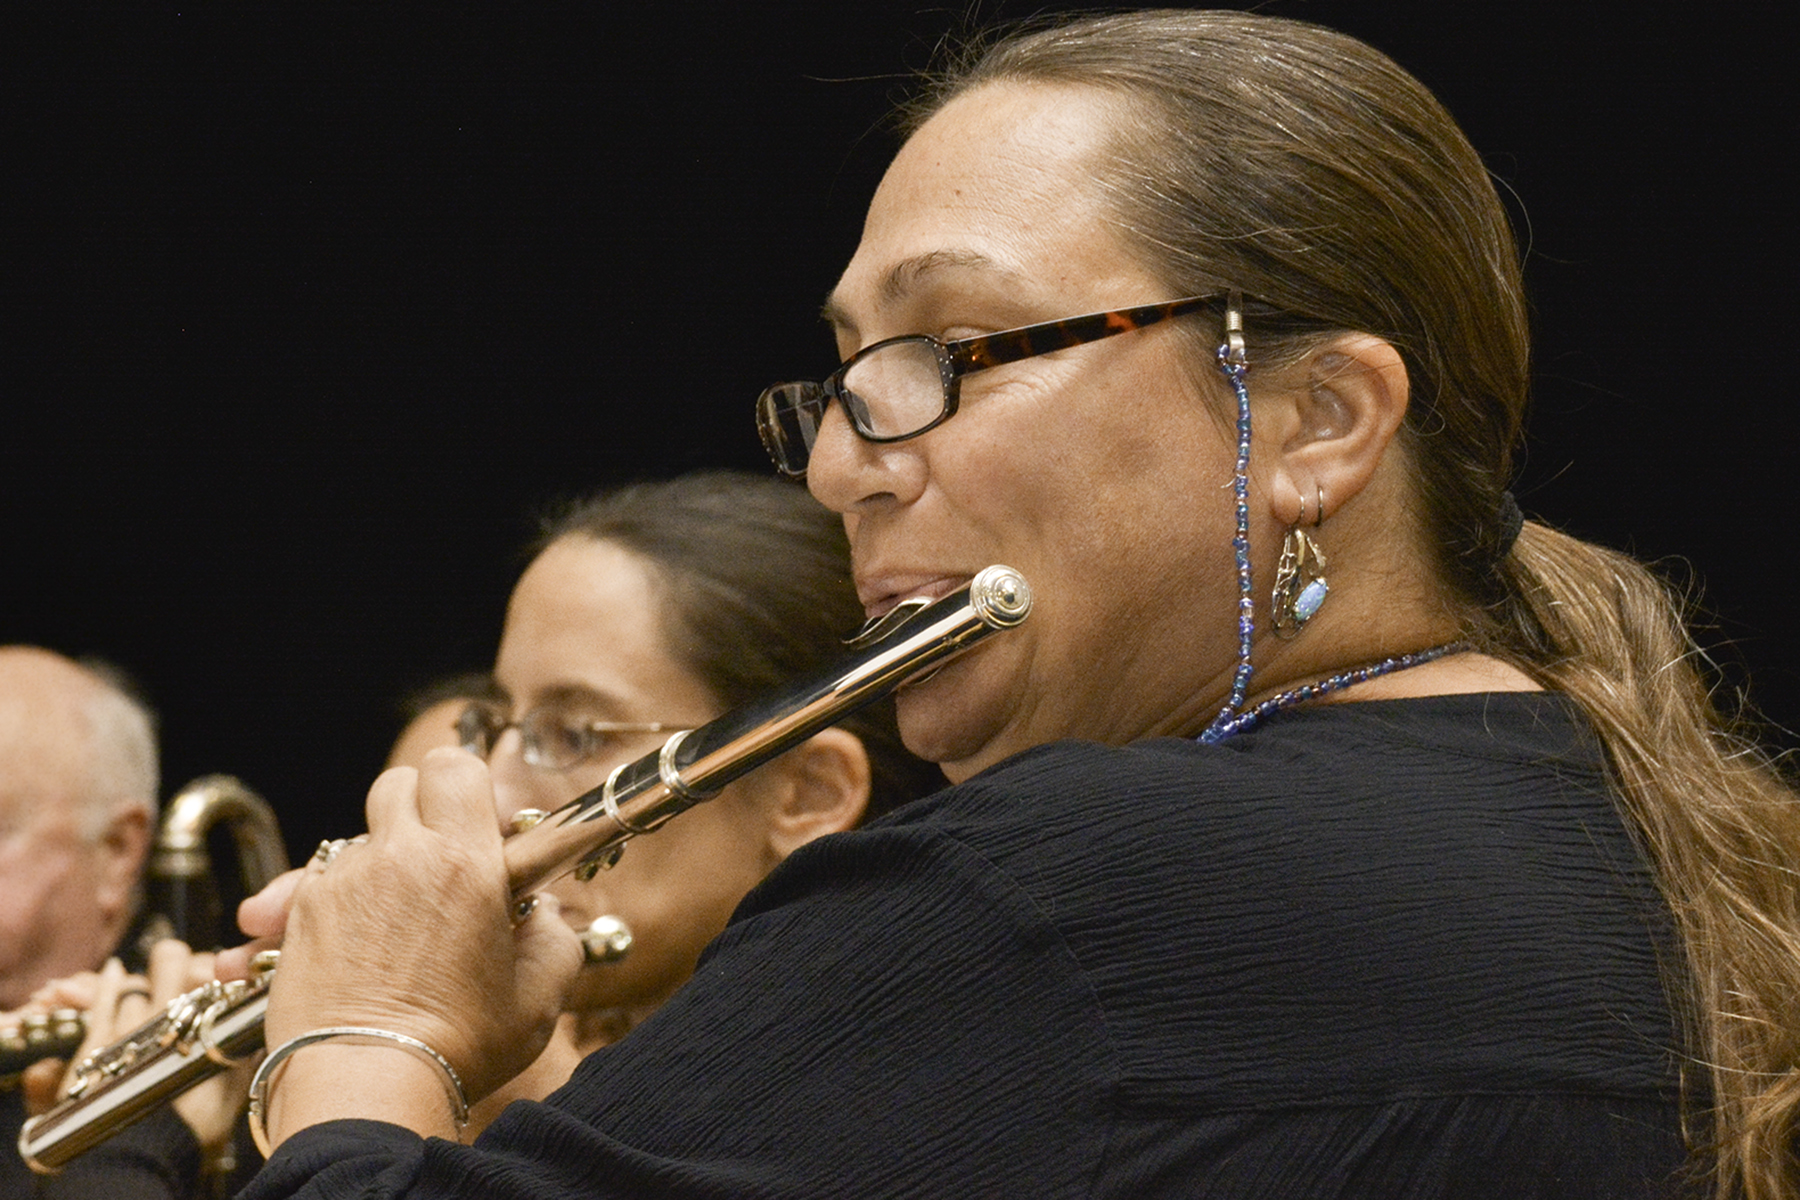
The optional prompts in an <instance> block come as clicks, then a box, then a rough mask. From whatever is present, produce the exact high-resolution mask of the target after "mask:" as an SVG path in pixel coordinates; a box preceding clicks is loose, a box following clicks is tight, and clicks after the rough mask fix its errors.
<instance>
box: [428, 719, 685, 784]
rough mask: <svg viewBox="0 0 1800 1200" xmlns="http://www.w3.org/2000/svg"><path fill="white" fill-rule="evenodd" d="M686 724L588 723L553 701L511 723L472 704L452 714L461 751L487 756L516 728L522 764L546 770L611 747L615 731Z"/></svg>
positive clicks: (617, 741)
mask: <svg viewBox="0 0 1800 1200" xmlns="http://www.w3.org/2000/svg"><path fill="white" fill-rule="evenodd" d="M691 728H693V723H691V722H690V723H686V724H670V723H667V722H663V721H593V720H589V719H587V718H585V717H580V716H576V715H575V714H573V713H570V712H567V711H565V710H563V709H561V708H558V707H557V706H555V705H542V706H540V707H538V708H534V709H532V710H531V711H530V712H528V713H526V714H525V715H524V716H522V717H520V718H519V719H518V720H516V721H509V720H507V717H506V713H505V711H504V710H502V709H500V708H497V707H494V706H491V705H486V704H480V703H475V704H470V705H469V707H467V708H465V709H463V711H462V715H461V716H459V717H457V718H456V736H457V740H458V742H459V743H460V744H461V746H462V748H463V749H464V750H467V751H469V752H470V753H471V754H479V755H480V756H481V757H482V758H486V757H487V756H488V755H490V754H492V753H493V751H494V743H495V742H497V741H499V740H500V735H501V734H503V733H505V732H506V731H507V730H508V729H517V730H518V731H519V743H520V746H519V755H520V757H521V758H523V759H524V760H525V765H526V766H529V767H537V768H539V769H540V770H545V771H566V770H568V769H569V768H570V767H575V766H579V765H580V764H582V763H584V762H586V761H588V760H589V759H592V758H598V757H599V756H600V755H602V754H606V753H608V752H610V751H615V750H617V749H618V747H619V744H620V742H621V741H622V740H623V739H621V738H620V736H619V735H620V734H628V733H669V732H673V731H674V730H677V729H691Z"/></svg>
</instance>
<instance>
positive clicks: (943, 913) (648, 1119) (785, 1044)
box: [245, 828, 1116, 1200]
mask: <svg viewBox="0 0 1800 1200" xmlns="http://www.w3.org/2000/svg"><path fill="white" fill-rule="evenodd" d="M1046 1045H1048V1046H1052V1047H1055V1048H1056V1051H1057V1053H1055V1054H1053V1055H1047V1054H1045V1052H1044V1051H1045V1047H1046ZM1115 1071H1116V1067H1115V1063H1114V1058H1113V1054H1112V1050H1111V1046H1110V1043H1109V1041H1108V1039H1107V1036H1106V1030H1105V1027H1104V1024H1103V1022H1102V1021H1101V1019H1100V1017H1099V1015H1098V1010H1097V1008H1096V1007H1095V1004H1094V1001H1093V996H1092V994H1091V992H1090V991H1089V990H1088V988H1087V985H1086V982H1085V979H1084V978H1083V977H1082V976H1081V975H1080V972H1079V971H1078V970H1077V969H1076V967H1075V964H1074V962H1073V960H1072V959H1071V958H1070V956H1069V953H1068V949H1067V947H1066V946H1065V945H1064V944H1063V942H1062V939H1061V937H1060V935H1059V934H1058V932H1057V929H1056V926H1055V924H1054V923H1053V922H1052V921H1051V920H1049V919H1048V918H1047V916H1046V914H1044V913H1041V912H1039V911H1038V910H1037V908H1036V906H1035V905H1033V904H1032V903H1031V901H1030V900H1029V899H1028V898H1027V897H1026V896H1025V894H1024V893H1023V892H1022V891H1021V890H1020V889H1019V888H1018V887H1016V886H1015V885H1014V884H1013V883H1012V881H1011V880H1009V879H1008V878H1007V877H1006V876H1005V875H1004V874H1003V873H1001V872H999V871H997V870H996V869H994V868H993V867H992V865H991V864H989V863H987V862H986V861H985V860H983V859H982V858H981V856H980V855H978V854H976V853H975V852H974V851H972V850H970V849H969V848H967V847H966V846H964V845H963V844H962V843H960V842H957V841H955V840H953V839H951V838H948V837H945V836H943V835H941V834H936V833H933V832H931V831H928V830H922V829H919V828H899V829H893V828H890V829H881V830H870V831H864V832H863V833H861V834H858V835H855V836H853V837H850V838H827V839H824V840H822V841H821V842H819V843H815V844H814V845H813V846H809V847H807V848H806V849H804V850H802V851H801V852H800V853H799V854H796V855H795V856H794V857H793V858H792V859H790V860H789V862H788V863H787V864H786V865H785V866H784V867H783V868H781V869H780V870H778V871H777V872H776V873H775V875H773V876H771V877H770V879H769V880H768V881H767V882H766V883H765V884H764V885H763V886H762V887H761V888H759V889H758V890H757V891H756V892H753V893H752V895H751V897H750V898H748V899H747V900H746V902H745V905H744V907H743V908H742V909H740V911H739V913H738V916H737V918H736V919H735V920H734V922H733V924H732V926H731V927H730V928H729V929H727V931H726V932H725V934H724V935H723V936H722V937H721V938H720V939H719V940H718V941H717V942H715V943H714V945H713V946H712V947H711V948H710V949H709V950H708V952H707V955H706V956H705V957H704V958H703V960H702V963H701V967H700V970H699V971H698V973H697V974H696V976H695V978H694V980H693V981H692V982H691V983H690V984H688V985H687V986H686V987H684V988H683V989H682V990H681V991H680V992H679V993H677V995H676V996H675V998H674V999H673V1000H671V1001H670V1002H669V1003H668V1004H667V1005H665V1006H664V1008H663V1009H662V1010H661V1011H660V1012H658V1013H657V1014H656V1015H655V1016H653V1017H652V1018H651V1019H650V1020H649V1021H647V1022H645V1023H644V1024H643V1025H642V1026H640V1027H639V1028H638V1029H637V1030H635V1031H634V1032H633V1033H632V1034H631V1036H630V1037H628V1038H626V1039H625V1040H624V1041H623V1042H621V1043H620V1044H618V1045H616V1046H614V1047H611V1048H609V1049H607V1050H604V1051H601V1052H600V1053H599V1054H597V1055H594V1056H592V1057H590V1058H589V1059H588V1060H587V1061H586V1062H585V1063H583V1064H582V1066H581V1068H580V1069H579V1070H578V1071H577V1072H576V1074H575V1077H574V1079H573V1080H571V1082H570V1084H569V1085H568V1086H567V1087H565V1088H563V1089H562V1090H561V1091H559V1092H557V1093H556V1094H555V1095H554V1096H552V1097H551V1098H550V1100H549V1101H548V1102H546V1103H544V1104H525V1103H521V1104H515V1105H513V1106H512V1107H510V1108H509V1109H508V1110H507V1111H506V1112H505V1113H504V1114H502V1116H501V1118H500V1119H499V1120H498V1121H497V1122H495V1124H494V1125H493V1126H492V1127H491V1128H490V1129H489V1130H488V1131H487V1132H486V1133H485V1134H484V1135H483V1137H482V1138H481V1139H480V1140H479V1141H478V1142H477V1144H476V1145H475V1146H474V1147H462V1146H457V1145H454V1144H452V1143H448V1142H443V1141H438V1140H432V1141H421V1140H420V1139H417V1138H413V1137H411V1136H410V1135H407V1134H405V1133H404V1131H400V1130H398V1129H396V1128H394V1127H392V1126H382V1125H377V1124H372V1123H368V1122H334V1123H331V1124H328V1125H323V1126H318V1127H315V1128H313V1129H311V1130H307V1131H305V1132H303V1133H301V1134H300V1135H298V1136H296V1137H294V1138H293V1139H290V1140H289V1141H288V1142H287V1143H286V1144H285V1145H284V1146H283V1147H282V1148H281V1150H280V1151H279V1152H278V1153H277V1154H276V1155H275V1157H274V1159H272V1160H271V1162H270V1164H269V1166H268V1168H267V1169H266V1170H265V1171H264V1173H263V1175H262V1176H260V1177H259V1179H258V1180H257V1182H256V1184H255V1185H253V1186H252V1188H251V1189H250V1190H249V1191H248V1192H246V1193H245V1195H246V1198H247V1200H272V1198H274V1197H278V1196H306V1197H317V1198H324V1197H337V1196H352V1195H355V1196H389V1195H407V1196H421V1197H425V1196H482V1197H519V1198H520V1200H523V1198H524V1197H527V1196H529V1197H533V1198H534V1200H542V1198H545V1197H570V1198H571V1200H572V1198H573V1197H577V1196H580V1197H584V1198H586V1197H605V1196H633V1197H643V1196H669V1197H676V1196H682V1197H719V1198H721V1200H723V1198H725V1197H731V1198H732V1200H739V1198H743V1197H761V1196H767V1197H776V1196H781V1197H790V1196H823V1195H870V1194H881V1195H888V1196H906V1195H912V1196H939V1195H943V1194H944V1188H945V1186H946V1182H947V1181H948V1180H954V1181H955V1187H956V1189H957V1190H959V1191H960V1192H961V1193H962V1194H972V1195H981V1194H996V1193H998V1192H1006V1193H1008V1194H1021V1195H1066V1194H1078V1193H1083V1192H1085V1191H1087V1190H1088V1187H1089V1185H1090V1184H1091V1183H1092V1181H1093V1178H1094V1174H1095V1172H1096V1171H1097V1169H1098V1165H1099V1163H1100V1161H1101V1158H1102V1156H1103V1153H1104V1147H1105V1143H1106V1139H1107V1137H1108V1132H1109V1123H1108V1119H1107V1116H1108V1113H1109V1111H1110V1110H1109V1107H1108V1105H1109V1103H1110V1096H1111V1087H1112V1082H1113V1079H1114V1077H1115Z"/></svg>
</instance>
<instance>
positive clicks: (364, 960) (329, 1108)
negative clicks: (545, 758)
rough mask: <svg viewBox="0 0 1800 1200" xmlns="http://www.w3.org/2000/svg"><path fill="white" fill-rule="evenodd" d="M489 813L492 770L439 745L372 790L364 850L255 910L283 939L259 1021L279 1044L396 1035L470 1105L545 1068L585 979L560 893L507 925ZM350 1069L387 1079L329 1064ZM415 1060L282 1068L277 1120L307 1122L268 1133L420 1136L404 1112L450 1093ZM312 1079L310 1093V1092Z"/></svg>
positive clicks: (323, 1056) (389, 1057)
mask: <svg viewBox="0 0 1800 1200" xmlns="http://www.w3.org/2000/svg"><path fill="white" fill-rule="evenodd" d="M494 811H495V809H494V798H493V787H492V784H491V782H490V780H489V778H488V774H487V767H486V764H484V763H483V762H482V761H481V760H480V759H478V758H476V757H475V756H473V755H471V754H468V753H465V752H463V751H459V750H443V749H440V750H434V751H432V752H431V753H430V754H429V755H427V756H426V758H425V761H424V763H423V765H422V766H421V767H420V769H419V770H417V771H415V770H413V769H411V768H408V767H399V768H395V769H393V770H390V771H387V772H385V773H383V774H382V775H381V777H380V778H379V779H377V780H376V781H375V784H374V786H373V787H372V788H371V789H370V791H369V802H368V818H369V837H368V840H367V841H366V842H362V843H360V844H356V845H350V846H347V847H345V848H344V849H343V850H342V852H341V853H339V854H338V855H337V856H336V858H335V860H334V861H333V862H331V863H330V864H329V866H326V865H323V864H317V863H315V864H311V865H309V866H307V867H306V868H305V869H304V870H303V871H302V872H301V873H300V874H299V877H298V878H297V879H295V880H291V881H290V880H283V881H279V882H278V883H277V884H275V885H271V888H270V889H269V891H268V892H265V893H264V894H263V895H262V896H259V897H257V898H256V901H255V903H254V904H252V903H251V902H249V901H246V903H245V906H244V909H243V910H241V915H242V917H243V918H244V921H245V929H246V931H247V932H250V933H253V934H258V935H261V936H263V937H270V936H275V935H276V934H279V936H281V937H282V939H283V949H282V961H281V964H280V966H279V967H278V969H277V970H276V973H275V979H274V984H273V987H272V989H271V991H270V996H269V1009H268V1015H267V1018H266V1022H265V1033H266V1034H267V1036H268V1040H269V1043H270V1045H271V1046H275V1045H279V1044H281V1043H282V1042H284V1041H286V1040H288V1039H292V1038H294V1037H295V1036H298V1035H300V1034H304V1033H307V1032H309V1031H312V1030H316V1029H320V1028H325V1027H339V1026H362V1027H373V1028H377V1029H384V1030H387V1031H389V1032H392V1033H396V1034H403V1035H406V1036H408V1037H412V1038H417V1039H418V1040H420V1041H422V1042H424V1043H425V1044H426V1045H429V1046H431V1047H432V1048H433V1049H434V1050H436V1051H437V1052H438V1053H440V1054H442V1055H443V1056H444V1057H445V1058H446V1059H448V1060H449V1061H450V1062H451V1063H452V1064H454V1066H455V1068H456V1071H457V1073H458V1074H459V1076H460V1077H461V1079H462V1082H463V1085H464V1087H465V1088H466V1090H467V1095H468V1098H469V1099H470V1100H478V1099H480V1098H481V1097H482V1096H485V1095H486V1094H487V1093H488V1092H490V1091H492V1090H494V1089H495V1088H496V1087H498V1086H499V1085H501V1084H502V1083H504V1082H505V1081H506V1080H508V1079H510V1078H512V1077H513V1076H514V1075H517V1074H518V1073H519V1072H520V1071H521V1070H523V1069H524V1068H525V1067H526V1066H528V1065H529V1064H530V1063H531V1062H532V1060H533V1059H535V1058H536V1057H537V1055H538V1053H539V1052H540V1051H541V1050H542V1049H543V1047H544V1045H545V1043H546V1042H547V1041H548V1039H549V1036H550V1033H551V1030H552V1028H553V1027H554V1025H555V1022H556V1018H557V1016H558V1015H559V1014H560V1013H561V1011H562V1007H563V1000H564V996H565V993H566V991H567V989H568V986H569V984H570V983H571V981H572V980H573V979H574V977H575V974H576V972H577V971H578V970H579V969H580V966H581V961H582V956H581V946H580V943H579V941H578V940H577V939H576V937H575V934H574V931H573V930H571V929H570V928H569V927H568V925H567V924H565V923H564V922H562V921H561V920H560V919H558V917H557V912H558V909H557V906H556V904H555V901H554V899H553V898H550V897H546V898H545V899H544V901H543V903H542V904H540V905H539V907H538V910H537V911H536V912H533V913H532V914H530V915H529V916H527V917H526V919H525V920H523V921H521V922H519V923H517V924H515V923H514V921H513V915H514V914H513V905H512V901H511V888H510V884H509V881H508V877H507V871H506V862H505V857H504V855H503V853H502V849H501V837H500V831H499V828H498V824H497V822H496V821H495V818H494ZM284 886H285V889H286V894H285V895H284V894H280V893H276V889H277V888H279V887H284ZM271 893H275V894H271ZM290 897H291V901H290ZM351 1058H354V1059H356V1060H358V1062H359V1063H361V1062H370V1063H373V1062H377V1061H379V1062H383V1063H391V1064H392V1068H391V1069H379V1070H378V1071H377V1073H376V1074H375V1075H370V1074H368V1073H367V1072H366V1071H365V1072H360V1075H361V1078H360V1082H358V1084H357V1086H356V1087H354V1088H347V1087H346V1085H345V1084H344V1082H343V1079H344V1076H343V1075H342V1074H341V1073H340V1074H338V1075H337V1076H335V1077H334V1076H332V1075H331V1073H330V1072H329V1071H328V1070H322V1069H320V1068H324V1066H325V1064H326V1063H328V1062H331V1061H334V1060H348V1059H351ZM417 1062H418V1060H417V1059H416V1058H412V1057H409V1056H407V1055H405V1054H400V1055H398V1056H396V1055H395V1048H393V1047H381V1046H377V1047H374V1048H371V1047H369V1046H366V1045H362V1046H349V1045H345V1044H343V1043H342V1042H333V1043H330V1049H326V1048H323V1047H321V1048H309V1049H307V1050H305V1051H303V1052H302V1053H300V1054H298V1055H296V1056H295V1057H293V1058H292V1059H289V1060H288V1065H287V1066H286V1067H284V1068H283V1072H282V1075H281V1077H280V1080H279V1082H278V1084H277V1087H276V1089H275V1090H276V1094H277V1096H278V1098H279V1100H280V1102H281V1103H280V1105H279V1106H278V1107H272V1109H271V1111H272V1112H282V1113H285V1114H287V1115H288V1116H289V1117H290V1118H291V1117H293V1116H294V1115H295V1114H303V1115H301V1116H299V1118H298V1119H297V1120H295V1119H288V1120H276V1121H272V1122H271V1133H272V1134H274V1135H276V1136H281V1135H282V1134H284V1133H287V1132H292V1131H293V1130H294V1129H297V1128H303V1127H304V1126H305V1125H308V1124H312V1123H314V1122H316V1121H318V1120H329V1119H332V1118H333V1117H344V1116H364V1117H371V1118H375V1119H384V1120H392V1121H394V1122H396V1123H399V1124H403V1125H408V1126H409V1127H415V1128H416V1126H413V1125H412V1123H411V1114H413V1113H415V1112H421V1111H429V1109H428V1108H427V1107H426V1105H427V1104H430V1103H435V1106H436V1108H437V1109H438V1110H441V1109H442V1106H443V1100H442V1097H441V1096H439V1097H437V1098H436V1100H435V1102H433V1101H432V1097H431V1096H430V1086H431V1082H430V1080H429V1078H428V1075H429V1072H427V1073H426V1075H424V1076H417V1072H414V1071H408V1067H409V1066H416V1064H417ZM315 1064H317V1067H315ZM403 1074H411V1075H415V1076H417V1078H418V1079H419V1080H420V1081H421V1082H422V1085H423V1087H422V1089H421V1090H415V1089H413V1088H411V1087H409V1086H407V1085H406V1083H405V1081H403V1079H402V1075H403ZM314 1075H319V1076H320V1080H319V1081H318V1083H317V1086H311V1085H309V1083H308V1082H307V1081H308V1080H309V1078H310V1077H312V1076H314ZM390 1101H391V1103H390ZM277 1126H280V1128H277Z"/></svg>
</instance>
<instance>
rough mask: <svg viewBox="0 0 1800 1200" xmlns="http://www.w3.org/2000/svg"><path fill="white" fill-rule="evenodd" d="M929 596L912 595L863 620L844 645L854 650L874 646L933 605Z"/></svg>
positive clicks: (845, 640)
mask: <svg viewBox="0 0 1800 1200" xmlns="http://www.w3.org/2000/svg"><path fill="white" fill-rule="evenodd" d="M931 603H932V601H931V598H930V597H928V596H911V597H908V598H907V599H905V600H902V601H901V602H900V603H898V604H896V605H894V607H892V608H890V609H888V610H887V611H886V612H884V613H882V614H881V615H880V616H879V617H870V618H869V619H868V620H867V621H865V622H863V627H862V628H861V629H859V630H857V631H856V632H855V633H853V634H851V635H850V636H849V637H847V638H845V639H844V645H846V646H848V647H850V648H851V649H852V650H861V649H862V648H863V647H864V646H872V645H874V644H875V643H876V642H878V641H880V640H881V639H882V638H884V637H886V636H887V635H888V634H890V633H892V632H893V631H894V630H895V629H898V628H899V627H900V626H901V625H902V624H904V623H905V622H906V621H907V620H909V619H910V618H911V617H912V615H913V614H914V613H916V612H919V611H921V610H922V609H925V608H927V607H929V606H930V605H931Z"/></svg>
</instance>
